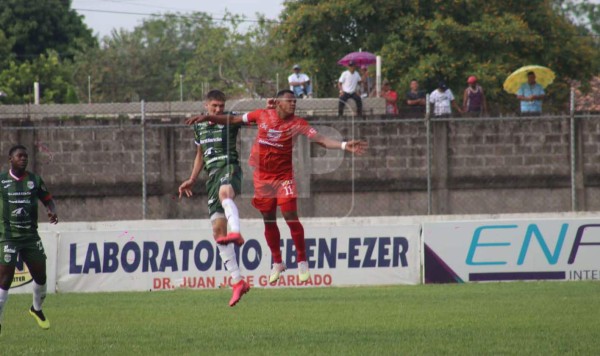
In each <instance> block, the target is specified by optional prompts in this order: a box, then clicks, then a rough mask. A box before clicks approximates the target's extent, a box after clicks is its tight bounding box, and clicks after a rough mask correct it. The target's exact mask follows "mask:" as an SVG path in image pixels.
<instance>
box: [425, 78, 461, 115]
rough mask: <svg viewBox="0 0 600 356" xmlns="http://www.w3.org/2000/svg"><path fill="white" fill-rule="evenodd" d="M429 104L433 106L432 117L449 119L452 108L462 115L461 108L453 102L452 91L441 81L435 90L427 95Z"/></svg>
mask: <svg viewBox="0 0 600 356" xmlns="http://www.w3.org/2000/svg"><path fill="white" fill-rule="evenodd" d="M429 103H431V104H432V105H433V116H434V117H437V118H443V117H451V116H452V107H454V109H455V110H456V111H458V112H459V113H462V110H461V108H460V107H459V106H458V105H457V104H456V101H455V100H454V95H453V94H452V90H450V89H449V88H448V86H447V85H446V83H445V82H443V81H442V82H440V83H439V84H438V87H437V89H436V90H434V91H432V92H431V94H429Z"/></svg>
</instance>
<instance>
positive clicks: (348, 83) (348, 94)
mask: <svg viewBox="0 0 600 356" xmlns="http://www.w3.org/2000/svg"><path fill="white" fill-rule="evenodd" d="M360 82H361V78H360V74H358V72H357V71H356V67H355V65H354V61H350V62H349V63H348V70H347V71H344V73H342V75H341V76H340V79H339V80H338V89H339V90H340V101H339V104H338V116H342V115H343V114H344V106H346V101H348V99H350V98H352V99H354V102H355V103H356V111H357V115H358V116H362V99H361V98H360V86H359V85H358V83H360Z"/></svg>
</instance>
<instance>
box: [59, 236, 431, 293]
mask: <svg viewBox="0 0 600 356" xmlns="http://www.w3.org/2000/svg"><path fill="white" fill-rule="evenodd" d="M279 228H280V231H281V233H282V241H281V251H282V255H283V258H284V262H285V263H286V265H287V266H288V270H287V271H286V272H285V273H283V274H282V277H281V278H280V280H279V282H278V283H277V284H276V285H275V286H279V287H304V286H306V287H324V286H347V285H383V284H417V283H419V282H420V273H419V272H420V256H421V251H420V249H419V244H420V243H419V238H420V236H419V234H420V226H419V225H408V226H392V225H390V226H385V225H384V226H378V225H374V226H343V227H340V226H335V227H310V226H305V236H306V249H307V258H308V262H309V266H310V271H311V279H310V280H309V281H308V282H306V283H301V282H300V281H299V279H298V276H297V270H296V267H297V263H296V252H295V247H294V244H293V241H292V239H291V238H289V237H286V236H289V229H288V227H287V226H286V225H280V226H279ZM243 234H244V237H245V239H246V243H245V244H244V245H243V246H241V247H239V248H236V252H237V257H238V264H239V266H240V269H241V271H242V275H243V276H244V277H245V278H246V280H247V281H248V282H249V283H250V284H251V285H252V286H255V287H267V286H269V283H268V278H269V273H270V269H271V263H272V261H271V254H270V251H269V248H268V246H267V244H266V241H265V239H264V237H263V235H264V232H263V230H262V229H260V228H248V229H244V230H243ZM57 273H58V277H57V290H58V292H97V291H142V290H170V289H175V288H190V289H205V288H221V287H227V286H228V285H230V284H231V281H230V280H229V275H228V273H227V271H225V269H224V267H223V262H222V260H221V257H220V256H219V252H218V249H217V246H216V244H215V243H214V241H213V239H212V232H211V231H210V230H207V229H205V230H201V231H200V230H185V229H182V230H142V229H138V230H128V231H120V230H119V231H86V232H84V233H82V232H63V233H61V236H60V242H59V251H58V270H57Z"/></svg>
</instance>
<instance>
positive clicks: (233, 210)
mask: <svg viewBox="0 0 600 356" xmlns="http://www.w3.org/2000/svg"><path fill="white" fill-rule="evenodd" d="M221 205H222V206H223V210H225V217H227V222H228V223H229V227H230V228H231V231H233V232H240V213H239V212H238V208H237V206H236V205H235V203H234V202H233V200H232V199H229V198H227V199H223V201H222V202H221Z"/></svg>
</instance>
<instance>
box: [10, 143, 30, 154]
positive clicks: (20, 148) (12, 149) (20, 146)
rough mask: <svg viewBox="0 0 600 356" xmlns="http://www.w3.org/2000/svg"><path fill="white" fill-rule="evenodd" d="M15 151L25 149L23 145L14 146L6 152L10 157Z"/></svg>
mask: <svg viewBox="0 0 600 356" xmlns="http://www.w3.org/2000/svg"><path fill="white" fill-rule="evenodd" d="M16 150H25V151H27V147H25V146H23V145H14V146H12V147H11V148H10V150H8V156H9V157H10V156H12V155H13V153H15V151H16Z"/></svg>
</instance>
